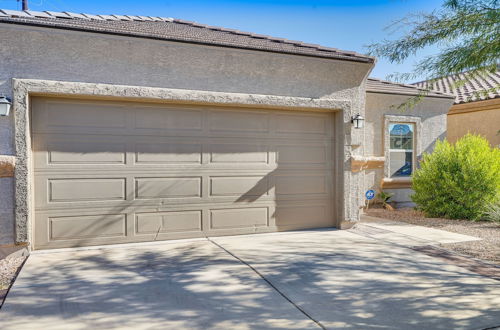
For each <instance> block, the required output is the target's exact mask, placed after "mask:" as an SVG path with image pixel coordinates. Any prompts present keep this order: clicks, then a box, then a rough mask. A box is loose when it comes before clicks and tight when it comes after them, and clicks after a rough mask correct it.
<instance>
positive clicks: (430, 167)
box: [412, 134, 500, 220]
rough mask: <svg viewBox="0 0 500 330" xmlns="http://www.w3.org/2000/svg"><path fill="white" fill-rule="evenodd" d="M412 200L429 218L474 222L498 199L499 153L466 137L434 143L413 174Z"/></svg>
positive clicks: (483, 141)
mask: <svg viewBox="0 0 500 330" xmlns="http://www.w3.org/2000/svg"><path fill="white" fill-rule="evenodd" d="M413 189H414V190H415V194H414V195H413V196H412V200H413V201H414V202H415V203H416V204H417V206H418V208H419V209H420V210H422V211H423V212H424V213H425V214H426V215H427V216H429V217H446V218H451V219H470V220H478V219H479V218H481V216H482V215H483V214H484V211H485V209H486V207H487V205H489V204H490V203H496V202H497V201H499V199H500V149H498V148H491V147H490V145H489V143H488V141H487V140H486V139H484V138H482V137H480V136H478V135H471V134H467V135H466V136H464V137H462V138H461V139H459V140H458V141H457V142H456V143H455V144H454V145H452V144H450V143H448V142H447V141H438V142H437V143H436V147H435V149H434V151H433V152H432V153H430V154H424V156H423V159H422V162H421V164H420V169H417V170H416V171H415V173H414V174H413Z"/></svg>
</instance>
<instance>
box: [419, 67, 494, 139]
mask: <svg viewBox="0 0 500 330" xmlns="http://www.w3.org/2000/svg"><path fill="white" fill-rule="evenodd" d="M457 82H461V83H459V84H457ZM415 85H416V86H418V87H421V88H429V87H430V88H431V89H433V90H435V91H441V92H444V93H449V94H453V95H455V104H454V105H453V106H452V107H451V108H450V111H449V112H448V132H447V138H448V140H449V141H450V142H456V141H457V140H458V139H459V138H461V137H462V136H464V135H465V134H467V133H469V132H470V133H475V134H480V135H482V136H484V137H485V138H486V139H488V141H490V143H491V145H492V146H497V147H500V132H499V131H500V71H496V72H492V73H488V74H487V75H486V76H480V77H475V78H471V79H466V76H465V75H464V74H459V75H453V76H448V77H444V78H441V79H439V80H437V81H435V82H434V83H433V84H432V86H429V85H430V84H429V83H428V82H426V81H422V82H419V83H416V84H415ZM457 85H458V86H460V87H456V86H457Z"/></svg>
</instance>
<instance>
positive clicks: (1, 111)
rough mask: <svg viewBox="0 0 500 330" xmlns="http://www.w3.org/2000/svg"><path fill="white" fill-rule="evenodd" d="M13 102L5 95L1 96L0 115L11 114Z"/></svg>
mask: <svg viewBox="0 0 500 330" xmlns="http://www.w3.org/2000/svg"><path fill="white" fill-rule="evenodd" d="M11 104H12V103H10V101H9V100H8V99H7V98H6V97H5V96H0V116H8V115H9V112H10V106H11Z"/></svg>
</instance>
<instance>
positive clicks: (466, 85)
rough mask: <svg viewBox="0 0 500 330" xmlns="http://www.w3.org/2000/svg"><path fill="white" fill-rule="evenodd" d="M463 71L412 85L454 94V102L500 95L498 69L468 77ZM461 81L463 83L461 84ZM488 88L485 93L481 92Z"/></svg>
mask: <svg viewBox="0 0 500 330" xmlns="http://www.w3.org/2000/svg"><path fill="white" fill-rule="evenodd" d="M468 76H469V75H468V74H467V73H466V72H465V73H460V74H457V75H451V76H446V77H443V78H440V79H437V80H436V81H435V82H434V83H432V84H431V83H430V82H429V81H420V82H417V83H415V84H413V85H415V86H418V87H420V88H431V89H432V90H433V91H441V92H446V93H451V94H453V95H455V104H460V103H467V102H474V101H483V100H488V99H494V98H497V97H500V71H499V70H497V71H496V72H490V73H487V74H486V75H484V76H475V77H468ZM462 83H463V85H461V84H462ZM490 89H496V90H494V91H489V92H488V93H487V95H485V94H483V93H481V92H485V91H488V90H490Z"/></svg>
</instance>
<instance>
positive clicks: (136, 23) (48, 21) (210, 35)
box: [0, 9, 375, 63]
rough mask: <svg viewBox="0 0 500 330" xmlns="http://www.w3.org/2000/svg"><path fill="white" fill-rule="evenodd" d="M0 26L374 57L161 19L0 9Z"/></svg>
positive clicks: (371, 60)
mask: <svg viewBox="0 0 500 330" xmlns="http://www.w3.org/2000/svg"><path fill="white" fill-rule="evenodd" d="M0 23H11V24H25V25H33V26H41V27H49V28H58V29H68V30H76V31H87V32H97V33H106V34H115V35H123V36H133V37H142V38H150V39H159V40H169V41H179V42H189V43H198V44H205V45H216V46H223V47H232V48H242V49H253V50H260V51H268V52H275V53H286V54H295V55H306V56H314V57H322V58H331V59H340V60H348V61H355V62H364V63H374V61H375V58H374V57H370V56H366V55H362V54H358V53H355V52H348V51H343V50H339V49H335V48H329V47H323V46H320V45H315V44H307V43H303V42H300V41H292V40H287V39H282V38H275V37H271V36H266V35H260V34H254V33H248V32H242V31H238V30H233V29H226V28H221V27H214V26H208V25H203V24H199V23H196V22H190V21H184V20H180V19H173V18H165V17H151V16H128V15H90V14H75V13H69V12H52V11H46V12H37V11H31V10H27V11H14V10H5V9H2V10H0Z"/></svg>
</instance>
